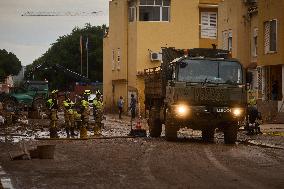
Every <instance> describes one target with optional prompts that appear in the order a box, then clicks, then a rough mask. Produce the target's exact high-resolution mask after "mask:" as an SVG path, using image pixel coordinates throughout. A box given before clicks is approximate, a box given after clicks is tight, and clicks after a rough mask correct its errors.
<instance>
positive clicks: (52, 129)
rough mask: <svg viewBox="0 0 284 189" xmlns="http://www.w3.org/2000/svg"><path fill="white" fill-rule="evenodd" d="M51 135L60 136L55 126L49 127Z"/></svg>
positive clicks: (52, 136) (51, 136) (53, 136)
mask: <svg viewBox="0 0 284 189" xmlns="http://www.w3.org/2000/svg"><path fill="white" fill-rule="evenodd" d="M49 135H50V138H59V137H58V133H57V129H56V128H55V127H51V128H50V129H49Z"/></svg>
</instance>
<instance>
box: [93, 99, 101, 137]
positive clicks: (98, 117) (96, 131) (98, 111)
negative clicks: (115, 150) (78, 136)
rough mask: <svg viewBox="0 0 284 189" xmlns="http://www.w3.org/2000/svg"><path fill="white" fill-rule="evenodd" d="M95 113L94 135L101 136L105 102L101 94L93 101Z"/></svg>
mask: <svg viewBox="0 0 284 189" xmlns="http://www.w3.org/2000/svg"><path fill="white" fill-rule="evenodd" d="M93 112H94V119H95V126H94V135H100V134H101V129H102V120H103V102H102V98H101V93H97V94H96V98H95V99H94V100H93Z"/></svg>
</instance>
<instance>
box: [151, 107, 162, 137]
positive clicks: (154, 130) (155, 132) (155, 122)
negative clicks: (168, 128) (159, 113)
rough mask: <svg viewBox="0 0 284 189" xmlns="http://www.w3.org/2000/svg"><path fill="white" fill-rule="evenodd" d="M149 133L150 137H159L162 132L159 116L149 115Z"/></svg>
mask: <svg viewBox="0 0 284 189" xmlns="http://www.w3.org/2000/svg"><path fill="white" fill-rule="evenodd" d="M149 133H150V137H160V136H161V133H162V122H161V120H160V118H159V117H156V116H155V114H153V115H151V112H150V117H149Z"/></svg>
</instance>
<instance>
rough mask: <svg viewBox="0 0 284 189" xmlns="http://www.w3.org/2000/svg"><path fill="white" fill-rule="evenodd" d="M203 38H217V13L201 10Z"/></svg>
mask: <svg viewBox="0 0 284 189" xmlns="http://www.w3.org/2000/svg"><path fill="white" fill-rule="evenodd" d="M201 38H209V39H216V38H217V13H215V12H201Z"/></svg>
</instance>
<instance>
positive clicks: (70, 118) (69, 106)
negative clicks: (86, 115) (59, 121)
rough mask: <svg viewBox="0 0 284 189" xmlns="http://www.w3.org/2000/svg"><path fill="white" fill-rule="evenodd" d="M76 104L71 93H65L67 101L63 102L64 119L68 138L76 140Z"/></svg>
mask: <svg viewBox="0 0 284 189" xmlns="http://www.w3.org/2000/svg"><path fill="white" fill-rule="evenodd" d="M73 106H74V103H73V102H72V100H71V99H70V93H68V92H67V93H65V100H64V101H63V108H64V119H65V129H66V134H67V138H70V134H71V137H72V138H74V136H75V132H74V129H75V119H74V111H73Z"/></svg>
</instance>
